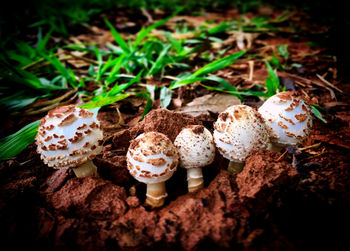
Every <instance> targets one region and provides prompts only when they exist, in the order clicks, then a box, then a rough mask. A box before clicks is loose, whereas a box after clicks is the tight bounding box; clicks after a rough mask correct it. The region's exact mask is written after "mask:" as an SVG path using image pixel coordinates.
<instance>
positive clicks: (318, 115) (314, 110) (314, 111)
mask: <svg viewBox="0 0 350 251" xmlns="http://www.w3.org/2000/svg"><path fill="white" fill-rule="evenodd" d="M311 107H312V109H311V112H312V114H313V115H314V116H315V117H316V118H318V119H320V120H321V121H322V122H323V123H327V120H325V119H324V118H323V116H322V113H321V112H320V111H319V110H318V109H317V108H319V109H322V107H320V106H319V105H315V104H312V105H311Z"/></svg>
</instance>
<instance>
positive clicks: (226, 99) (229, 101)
mask: <svg viewBox="0 0 350 251" xmlns="http://www.w3.org/2000/svg"><path fill="white" fill-rule="evenodd" d="M239 104H241V101H240V100H239V99H238V98H237V97H236V96H233V95H229V94H215V95H213V94H208V95H205V96H202V97H199V98H195V99H194V100H193V101H192V102H190V103H188V104H187V105H186V106H184V107H182V108H180V109H176V111H178V112H182V113H186V114H189V115H192V116H195V117H196V116H199V115H203V114H204V115H206V114H209V111H210V112H213V113H220V112H222V111H224V110H225V109H226V108H227V107H229V106H232V105H239Z"/></svg>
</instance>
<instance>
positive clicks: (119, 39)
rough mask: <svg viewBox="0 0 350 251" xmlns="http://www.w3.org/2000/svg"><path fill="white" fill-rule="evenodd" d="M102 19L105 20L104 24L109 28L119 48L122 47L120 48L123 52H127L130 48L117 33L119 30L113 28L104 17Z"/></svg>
mask: <svg viewBox="0 0 350 251" xmlns="http://www.w3.org/2000/svg"><path fill="white" fill-rule="evenodd" d="M104 21H105V23H106V25H107V26H108V28H109V29H110V30H111V32H112V36H113V37H114V39H115V41H116V42H117V44H118V45H119V46H120V48H122V50H123V51H124V52H125V53H129V52H130V48H129V46H128V44H127V43H126V42H125V40H124V39H123V38H122V36H121V35H120V34H119V32H118V31H117V30H116V29H115V28H114V26H113V25H112V24H111V23H110V22H109V21H108V20H107V19H106V18H105V19H104Z"/></svg>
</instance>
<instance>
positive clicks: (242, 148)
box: [214, 105, 269, 173]
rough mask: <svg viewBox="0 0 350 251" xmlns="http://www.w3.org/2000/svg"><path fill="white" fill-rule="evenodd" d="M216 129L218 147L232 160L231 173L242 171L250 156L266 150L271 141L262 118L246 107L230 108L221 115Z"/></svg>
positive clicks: (215, 139) (215, 138)
mask: <svg viewBox="0 0 350 251" xmlns="http://www.w3.org/2000/svg"><path fill="white" fill-rule="evenodd" d="M214 129H215V130H214V141H215V144H216V147H217V148H218V150H219V152H220V153H221V155H222V156H223V157H224V158H226V159H228V160H230V164H229V166H228V170H229V172H231V173H234V172H239V171H241V170H242V168H243V166H244V163H245V160H246V158H247V157H248V155H249V154H251V153H253V152H254V151H257V150H259V149H264V148H266V147H267V144H268V140H269V137H268V132H267V130H266V128H265V124H264V122H263V120H262V118H261V116H260V115H259V113H258V112H257V111H256V110H255V109H253V108H251V107H249V106H246V105H234V106H230V107H229V108H227V109H226V110H225V111H223V112H222V113H220V114H219V117H218V119H217V121H216V122H215V123H214Z"/></svg>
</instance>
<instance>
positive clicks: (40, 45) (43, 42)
mask: <svg viewBox="0 0 350 251" xmlns="http://www.w3.org/2000/svg"><path fill="white" fill-rule="evenodd" d="M52 31H53V29H52V28H51V29H50V30H49V32H48V33H47V34H46V35H45V37H44V38H42V39H40V40H39V41H38V43H37V46H36V49H37V51H44V50H45V49H46V45H47V42H48V41H49V39H50V37H51V33H52Z"/></svg>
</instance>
